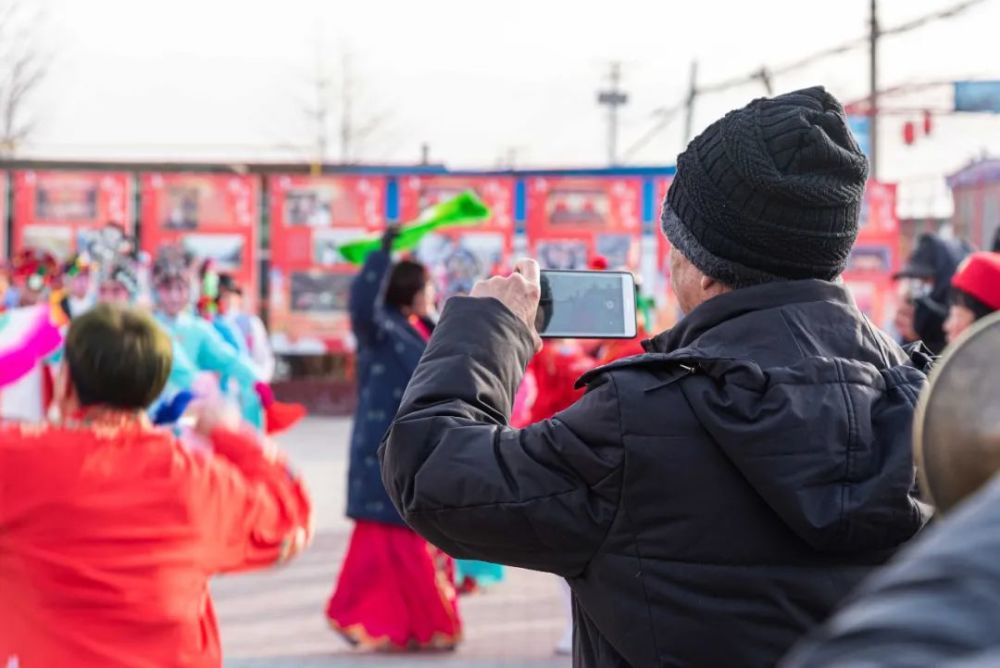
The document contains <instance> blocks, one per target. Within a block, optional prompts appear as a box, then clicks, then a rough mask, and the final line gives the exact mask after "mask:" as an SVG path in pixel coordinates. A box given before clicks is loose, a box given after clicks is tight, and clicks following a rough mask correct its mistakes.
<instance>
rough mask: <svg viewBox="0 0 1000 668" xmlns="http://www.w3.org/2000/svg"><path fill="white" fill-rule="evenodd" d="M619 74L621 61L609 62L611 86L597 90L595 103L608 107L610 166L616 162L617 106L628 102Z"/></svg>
mask: <svg viewBox="0 0 1000 668" xmlns="http://www.w3.org/2000/svg"><path fill="white" fill-rule="evenodd" d="M621 76H622V71H621V63H618V62H613V63H611V70H610V72H609V78H610V80H611V86H610V87H609V88H608V89H607V90H599V91H597V103H598V104H600V105H605V106H607V107H608V165H609V166H611V167H614V166H615V165H616V164H618V107H621V106H623V105H625V104H626V103H627V102H628V94H627V93H625V92H624V91H623V90H621V88H620V87H619V86H620V84H621Z"/></svg>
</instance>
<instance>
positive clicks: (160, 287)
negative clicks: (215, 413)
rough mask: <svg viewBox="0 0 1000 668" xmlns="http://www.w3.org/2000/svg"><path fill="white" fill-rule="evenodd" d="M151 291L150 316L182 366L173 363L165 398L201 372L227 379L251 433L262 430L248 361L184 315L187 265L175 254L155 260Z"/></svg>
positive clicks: (186, 386) (255, 377)
mask: <svg viewBox="0 0 1000 668" xmlns="http://www.w3.org/2000/svg"><path fill="white" fill-rule="evenodd" d="M153 284H154V289H155V291H156V310H155V315H156V319H157V321H158V322H159V323H160V325H161V326H162V327H163V328H164V329H165V330H166V331H167V333H168V334H169V335H170V338H171V340H172V341H173V344H174V349H175V350H176V351H179V355H175V357H180V359H182V360H184V362H185V363H182V364H177V363H176V362H175V364H174V367H173V370H172V372H171V374H170V379H169V381H168V383H167V390H166V392H167V395H168V396H167V397H165V398H167V399H168V400H169V399H170V398H172V395H176V394H177V393H180V392H182V391H189V390H190V389H191V388H192V387H193V386H194V383H195V380H196V377H197V374H198V373H199V372H201V371H209V372H213V373H217V374H219V375H221V376H224V377H226V378H229V379H231V380H232V381H233V382H234V383H235V385H236V386H237V387H238V390H239V402H240V410H241V412H242V414H243V418H244V419H245V420H246V421H247V422H249V423H250V424H252V425H254V427H256V428H257V429H263V425H264V411H263V406H262V405H261V399H260V396H259V394H258V392H257V390H256V387H257V385H258V384H260V383H261V378H260V375H259V373H258V371H257V369H255V368H254V367H253V365H252V364H250V363H249V361H248V360H246V359H244V358H242V357H240V355H239V353H238V352H236V351H235V350H233V348H232V347H231V346H230V345H229V344H227V343H226V342H225V341H224V340H223V339H222V337H221V336H219V333H218V332H216V331H215V328H213V327H212V325H211V324H209V323H208V322H206V321H205V320H204V319H202V318H199V317H197V316H195V315H194V314H192V313H191V312H190V306H191V274H190V269H189V259H188V258H187V257H185V256H184V255H183V254H181V253H179V252H177V251H176V249H168V250H167V251H166V252H164V253H163V254H161V256H160V257H159V258H158V259H157V262H156V264H155V265H154V267H153Z"/></svg>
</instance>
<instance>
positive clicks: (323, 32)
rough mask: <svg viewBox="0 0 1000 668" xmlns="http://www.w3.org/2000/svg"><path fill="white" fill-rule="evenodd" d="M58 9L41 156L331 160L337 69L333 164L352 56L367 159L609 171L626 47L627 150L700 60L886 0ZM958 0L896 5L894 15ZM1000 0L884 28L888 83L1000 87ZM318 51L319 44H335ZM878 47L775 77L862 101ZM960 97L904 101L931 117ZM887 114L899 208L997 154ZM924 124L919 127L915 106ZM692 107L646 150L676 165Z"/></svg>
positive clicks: (981, 122) (967, 119)
mask: <svg viewBox="0 0 1000 668" xmlns="http://www.w3.org/2000/svg"><path fill="white" fill-rule="evenodd" d="M27 1H28V2H30V3H31V5H32V6H36V5H37V6H39V7H42V8H44V12H45V16H46V23H45V28H44V32H43V33H42V35H41V36H40V37H39V43H40V46H41V47H42V48H43V49H44V50H46V51H47V52H49V53H51V54H52V66H51V70H50V73H49V75H48V77H47V78H46V79H45V81H44V83H43V85H42V86H41V88H40V89H39V90H38V91H37V93H36V94H35V95H34V97H33V98H32V99H31V112H32V114H33V116H34V117H36V118H37V120H38V131H37V132H36V134H35V135H34V136H33V138H32V142H31V144H30V145H28V146H27V147H25V150H24V153H25V154H27V155H32V156H38V157H53V158H57V157H58V158H101V159H105V158H108V159H110V158H124V159H160V158H179V159H190V160H269V159H275V160H276V159H307V158H310V157H312V156H313V155H315V149H314V148H312V147H313V146H315V137H316V130H315V125H314V123H312V122H311V121H309V120H308V118H307V117H306V114H305V111H304V109H305V108H306V107H307V106H310V105H314V104H315V97H316V91H315V85H314V83H313V82H314V80H315V78H316V72H317V70H318V68H319V62H320V61H321V60H322V61H323V63H324V67H325V69H326V70H327V72H328V73H329V74H330V75H331V76H332V77H333V91H331V95H330V98H329V101H330V106H331V120H330V124H329V132H330V141H331V145H330V158H331V159H332V160H336V158H337V157H338V156H339V141H338V139H337V123H338V117H339V112H340V109H339V107H340V95H339V85H340V82H339V78H340V76H341V57H342V54H344V53H350V55H351V71H352V76H353V78H354V80H355V84H356V85H355V96H354V97H355V102H354V105H355V112H354V117H355V124H356V125H357V126H359V127H360V126H363V125H365V123H367V122H368V120H369V119H370V118H371V117H372V116H377V117H379V118H381V121H380V122H379V124H378V126H377V128H376V129H375V131H373V132H372V133H371V135H370V136H369V137H368V138H367V139H366V140H365V141H364V142H363V143H362V144H361V145H359V151H358V156H357V157H359V158H360V159H362V160H365V161H369V162H392V163H412V162H416V161H417V160H418V159H419V155H420V144H421V143H422V142H424V141H426V142H428V143H429V144H430V147H431V158H432V160H434V161H440V162H444V163H446V164H447V165H449V166H450V167H469V168H491V167H495V166H496V165H497V164H498V162H497V161H498V159H500V158H502V157H505V156H506V155H507V153H508V151H509V150H510V149H514V150H515V151H516V156H517V166H518V167H525V166H601V165H603V163H604V161H605V156H606V149H605V137H606V130H605V127H606V126H605V118H606V114H605V110H604V109H603V108H600V107H598V105H597V104H596V100H595V98H596V90H597V89H598V88H599V87H601V86H603V85H604V77H605V75H606V72H607V67H608V62H609V61H610V60H619V61H621V62H622V64H623V65H622V67H623V73H624V77H623V81H624V88H625V89H626V90H627V91H628V93H629V95H630V101H629V104H628V106H627V107H625V108H624V110H623V112H622V130H621V139H620V147H621V150H622V151H624V150H625V149H626V148H627V147H629V146H630V145H631V144H632V143H633V142H634V141H635V140H636V139H637V138H638V137H639V136H641V135H642V134H643V133H644V132H645V131H646V130H647V129H648V128H649V127H650V126H651V125H652V124H653V122H654V120H655V119H654V118H653V117H652V111H653V110H654V109H656V108H658V107H664V106H671V105H673V104H674V103H676V102H677V101H678V100H679V99H681V98H682V96H683V95H684V94H685V90H686V87H687V78H688V70H689V67H690V62H691V60H692V59H693V58H698V59H699V68H700V69H699V76H700V79H701V80H702V81H703V82H706V83H707V82H714V81H718V80H720V79H725V78H728V77H730V76H733V75H737V74H742V73H745V72H747V71H749V70H750V69H753V68H757V67H759V66H760V65H762V64H768V65H772V66H776V65H781V64H782V63H785V62H787V61H789V60H794V59H797V58H798V57H800V56H803V55H806V54H808V53H811V52H812V51H815V50H817V49H819V48H822V47H825V46H829V45H834V44H838V43H840V42H843V41H845V40H848V39H851V38H854V37H857V36H859V35H862V34H863V33H864V32H865V31H866V30H867V10H868V0H757V1H755V2H740V1H737V0H728V1H727V0H698V1H697V2H694V1H689V2H678V1H668V0H614V1H612V0H605V1H600V0H494V1H492V2H483V1H482V0H464V1H461V0H424V1H420V2H417V1H412V0H411V1H407V0H352V1H350V2H346V1H341V0H325V1H324V0H283V1H282V2H275V1H273V0H169V1H162V0H158V1H156V2H153V1H152V0H27ZM953 2H954V0H881V2H880V14H881V17H880V18H881V21H882V24H883V26H893V25H896V24H898V23H900V22H902V21H904V20H906V19H909V18H913V17H916V16H920V15H922V14H924V13H926V12H928V11H932V10H935V9H939V8H942V7H944V6H947V5H950V4H952V3H953ZM997 26H1000V0H992V1H991V2H987V3H985V4H983V5H980V6H977V7H975V8H973V9H971V10H969V11H968V12H967V13H966V14H964V15H962V16H960V17H958V18H955V19H950V20H945V21H940V22H938V23H936V24H933V25H931V26H928V27H925V28H922V29H920V30H918V31H914V32H912V33H909V34H906V35H902V36H898V37H888V38H886V39H884V40H883V48H882V54H881V61H882V62H881V77H882V85H883V86H888V85H893V84H897V83H904V82H912V81H925V80H950V79H956V78H997V79H1000V50H998V46H997V37H996V35H997ZM320 54H322V57H321V55H320ZM867 71H868V70H867V56H866V53H865V51H864V50H859V51H857V52H855V53H852V54H851V55H847V56H840V57H836V58H831V59H828V60H825V61H822V62H821V63H819V64H817V65H815V66H813V67H810V68H809V69H806V70H802V71H800V72H798V73H796V74H795V75H788V76H786V77H782V78H778V79H777V80H776V81H775V87H776V90H777V91H779V92H781V91H787V90H792V89H794V88H798V87H801V86H805V85H810V84H813V83H823V84H824V85H826V86H827V87H828V88H829V89H830V90H831V91H833V92H834V93H835V94H836V95H838V96H839V97H840V98H841V99H842V100H844V101H849V100H853V99H857V98H861V97H864V95H865V93H866V90H867V87H868V74H867ZM762 94H763V89H762V88H761V87H760V86H754V85H750V86H746V87H742V88H739V89H734V90H731V91H728V92H726V93H723V94H716V95H712V96H708V97H704V98H700V99H699V102H698V106H697V114H696V116H695V122H694V126H695V131H698V130H700V129H702V128H703V127H704V126H706V125H707V124H708V123H710V122H711V121H713V120H714V119H715V118H717V117H718V116H720V115H721V114H723V113H724V112H725V111H727V110H728V109H731V108H733V107H736V106H740V105H742V104H745V103H746V102H747V101H749V100H750V99H752V98H753V97H757V96H760V95H762ZM950 102H951V96H950V92H949V91H947V90H944V91H938V92H929V93H923V94H920V95H915V96H911V97H909V98H902V99H898V100H893V104H895V105H897V106H907V107H911V106H914V107H924V106H931V107H935V108H943V107H947V106H948V105H949V104H950ZM903 120H904V119H902V118H899V117H890V118H886V119H885V120H883V122H882V125H881V128H882V141H881V142H880V145H881V148H882V157H881V163H882V164H881V168H882V173H881V176H882V178H883V179H885V180H895V181H901V182H902V183H903V185H904V186H905V189H904V191H903V192H902V193H901V196H902V201H901V214H908V213H916V214H920V215H927V214H930V213H938V214H942V213H948V212H949V211H950V201H949V197H948V195H947V191H946V190H945V189H944V185H943V181H942V180H941V177H942V175H943V174H945V173H948V172H951V171H954V170H955V169H957V168H958V167H961V166H962V165H964V164H965V163H966V162H968V161H969V160H970V159H971V158H972V157H974V156H976V155H978V154H980V153H981V152H983V151H991V152H992V153H993V154H994V155H997V154H1000V116H968V115H963V116H946V117H939V118H937V119H936V127H935V129H934V135H933V136H932V137H930V138H928V139H921V140H920V141H918V143H917V145H916V146H914V147H909V148H908V147H905V146H904V145H903V143H902V131H901V124H902V122H903ZM914 120H917V119H916V117H914ZM682 125H683V122H682V120H681V119H680V117H678V118H677V120H676V121H675V122H674V123H672V124H671V125H670V126H668V127H667V129H666V130H665V131H664V132H663V133H662V134H661V135H659V136H658V138H657V139H656V140H655V141H652V142H650V143H649V144H648V145H647V146H646V147H645V149H644V150H643V151H641V152H640V153H639V154H637V155H636V156H635V158H634V160H633V162H635V163H643V164H672V163H673V162H674V160H675V158H676V155H677V153H678V151H680V150H681V149H682V148H683V147H682V133H683V128H682Z"/></svg>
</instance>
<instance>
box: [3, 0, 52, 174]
mask: <svg viewBox="0 0 1000 668" xmlns="http://www.w3.org/2000/svg"><path fill="white" fill-rule="evenodd" d="M25 7H26V4H25V3H23V2H22V0H0V157H4V156H12V155H14V154H15V153H16V152H17V149H18V147H19V146H20V145H21V144H23V142H24V141H25V140H26V139H27V138H28V137H29V136H30V135H31V134H32V132H33V131H34V130H35V128H36V127H37V119H35V118H32V117H30V115H29V110H28V108H27V105H26V102H27V101H28V98H29V97H30V96H31V94H32V93H33V92H34V91H35V89H36V88H38V86H39V84H41V82H42V80H43V79H44V78H45V75H46V74H47V72H48V67H49V63H48V59H47V58H46V57H45V56H43V55H42V53H41V52H40V51H39V50H38V48H37V44H36V42H37V39H38V34H39V32H40V28H41V21H42V16H41V14H39V13H35V14H32V15H29V14H28V12H27V10H26V9H25Z"/></svg>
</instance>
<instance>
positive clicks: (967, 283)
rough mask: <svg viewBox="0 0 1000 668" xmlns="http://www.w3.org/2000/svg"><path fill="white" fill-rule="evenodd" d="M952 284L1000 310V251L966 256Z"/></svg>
mask: <svg viewBox="0 0 1000 668" xmlns="http://www.w3.org/2000/svg"><path fill="white" fill-rule="evenodd" d="M951 284H952V286H953V287H956V288H958V289H959V290H961V291H962V292H966V293H968V294H970V295H972V296H973V297H975V298H976V299H978V300H979V301H981V302H982V303H984V304H986V305H987V306H989V307H990V308H992V309H995V310H1000V253H987V252H985V251H984V252H979V253H973V254H972V255H970V256H969V257H967V258H965V261H963V262H962V264H961V265H960V266H959V267H958V271H957V272H955V275H954V276H953V277H952V279H951Z"/></svg>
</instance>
